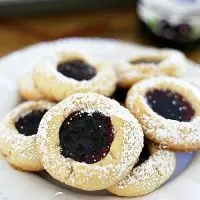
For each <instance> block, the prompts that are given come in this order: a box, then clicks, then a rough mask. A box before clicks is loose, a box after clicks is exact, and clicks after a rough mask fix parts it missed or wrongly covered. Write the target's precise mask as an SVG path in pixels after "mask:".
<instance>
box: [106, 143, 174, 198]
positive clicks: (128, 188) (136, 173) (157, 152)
mask: <svg viewBox="0 0 200 200" xmlns="http://www.w3.org/2000/svg"><path fill="white" fill-rule="evenodd" d="M175 166H176V156H175V153H172V152H170V151H166V150H162V149H159V148H158V147H156V146H154V145H153V144H149V143H147V144H145V146H144V147H143V150H142V153H141V154H140V157H139V161H138V163H137V164H136V165H135V166H134V167H133V169H132V170H131V172H130V173H129V174H128V175H127V176H126V177H125V178H124V179H123V180H121V181H120V182H119V183H117V184H116V185H114V186H111V187H110V188H108V191H110V192H111V193H113V194H115V195H118V196H126V197H135V196H141V195H145V194H148V193H150V192H153V191H154V190H156V189H157V188H158V187H160V186H161V185H162V184H163V183H165V182H166V181H167V180H168V179H169V177H170V176H171V175H172V173H173V171H174V169H175Z"/></svg>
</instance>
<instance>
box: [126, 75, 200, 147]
mask: <svg viewBox="0 0 200 200" xmlns="http://www.w3.org/2000/svg"><path fill="white" fill-rule="evenodd" d="M155 88H156V89H158V88H161V89H170V90H172V91H175V92H177V93H180V94H181V95H182V96H183V97H184V98H185V99H186V100H187V101H188V102H190V104H191V106H192V107H193V109H194V110H195V117H194V118H193V119H192V120H191V121H190V122H178V121H176V120H170V119H165V118H163V117H162V116H160V115H158V114H156V113H155V112H154V111H153V110H152V109H151V108H150V107H149V105H148V104H147V102H146V99H145V94H146V92H147V91H149V90H151V89H155ZM126 105H127V107H128V108H129V109H130V110H131V112H133V114H134V115H135V116H136V118H137V119H138V120H139V122H140V123H141V125H142V128H143V130H144V133H145V135H146V137H148V138H149V139H151V140H153V141H154V142H156V143H159V144H161V145H164V146H165V147H166V148H170V149H173V150H181V151H192V150H197V149H199V148H200V92H199V91H198V89H197V88H195V87H194V86H193V85H191V84H190V83H188V82H186V81H184V80H179V79H175V78H167V77H161V78H152V79H149V80H145V81H142V82H140V83H138V84H136V85H135V86H133V87H132V88H131V89H130V91H129V93H128V98H127V101H126ZM135 107H137V109H135Z"/></svg>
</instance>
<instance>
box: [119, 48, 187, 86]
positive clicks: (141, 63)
mask: <svg viewBox="0 0 200 200" xmlns="http://www.w3.org/2000/svg"><path fill="white" fill-rule="evenodd" d="M185 66H186V59H185V56H184V54H182V53H181V52H179V51H172V50H160V51H152V52H144V53H143V54H137V55H135V56H133V57H130V58H129V59H127V60H122V61H121V62H119V63H118V64H117V66H116V69H117V75H118V84H119V86H120V87H122V88H130V87H131V86H132V84H134V83H136V82H138V81H140V80H143V79H146V78H150V77H155V76H173V77H178V76H181V75H183V73H184V72H185Z"/></svg>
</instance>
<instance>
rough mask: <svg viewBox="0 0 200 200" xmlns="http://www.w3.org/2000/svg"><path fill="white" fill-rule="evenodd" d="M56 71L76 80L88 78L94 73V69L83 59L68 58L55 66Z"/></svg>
mask: <svg viewBox="0 0 200 200" xmlns="http://www.w3.org/2000/svg"><path fill="white" fill-rule="evenodd" d="M57 70H58V72H60V73H61V74H63V75H64V76H67V77H69V78H73V79H76V80H78V81H82V80H90V79H92V78H93V77H94V76H95V75H96V69H95V68H94V67H93V66H91V65H90V64H88V63H87V62H85V61H83V60H78V59H77V60H69V61H66V62H62V63H60V64H59V65H58V66H57Z"/></svg>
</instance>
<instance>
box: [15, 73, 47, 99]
mask: <svg viewBox="0 0 200 200" xmlns="http://www.w3.org/2000/svg"><path fill="white" fill-rule="evenodd" d="M19 92H20V95H21V97H22V98H23V99H25V100H42V99H45V96H44V95H43V94H42V93H41V92H40V91H39V90H38V89H37V87H36V86H35V83H34V82H33V77H32V72H26V73H25V74H24V75H23V76H22V77H21V78H20V81H19Z"/></svg>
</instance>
